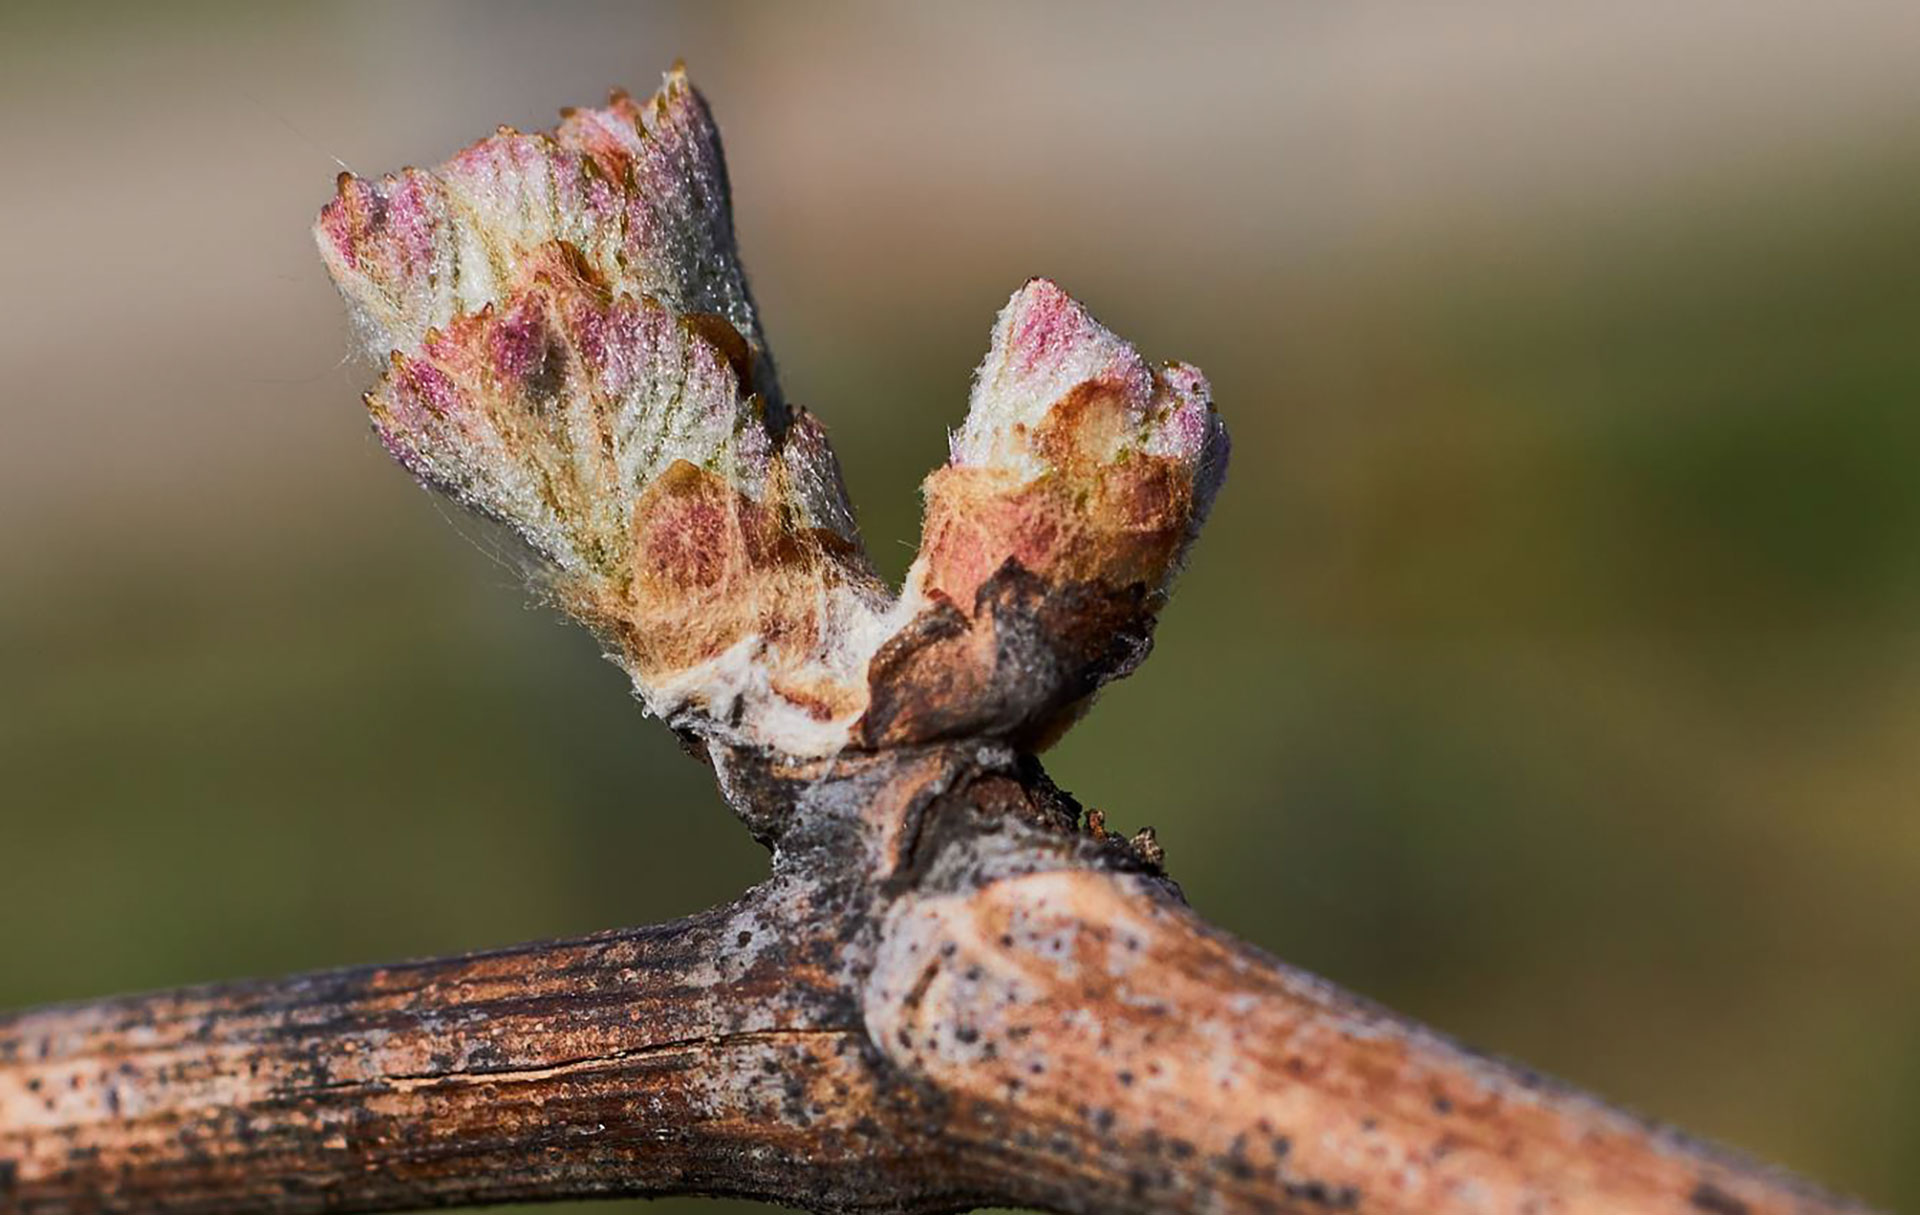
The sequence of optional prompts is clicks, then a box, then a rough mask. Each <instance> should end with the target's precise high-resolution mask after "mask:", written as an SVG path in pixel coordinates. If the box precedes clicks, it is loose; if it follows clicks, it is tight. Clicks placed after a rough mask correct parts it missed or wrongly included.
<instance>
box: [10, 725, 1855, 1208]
mask: <svg viewBox="0 0 1920 1215" xmlns="http://www.w3.org/2000/svg"><path fill="white" fill-rule="evenodd" d="M720 763H721V767H722V769H723V774H724V775H725V777H726V780H725V785H726V787H727V788H728V789H729V791H730V793H731V794H732V796H733V797H734V799H735V801H736V805H738V806H739V807H740V808H741V810H742V812H743V817H745V818H747V820H748V821H749V823H750V824H752V823H757V824H758V825H759V826H758V828H757V829H758V830H759V831H761V832H762V834H763V835H765V837H766V838H767V840H768V842H769V843H770V844H772V845H773V847H774V855H775V863H774V872H773V875H772V877H771V878H770V879H769V880H768V881H767V882H765V883H763V884H762V885H760V886H758V887H756V888H755V889H753V890H751V891H749V892H748V893H747V894H746V895H745V896H743V897H742V898H741V899H740V900H739V901H737V902H735V903H733V904H730V905H728V906H725V907H721V908H716V909H714V910H711V911H707V912H704V913H702V914H700V915H696V916H692V917H689V918H687V919H684V920H680V921H677V922H675V923H671V924H665V925H660V926H657V927H651V928H641V929H630V930H622V931H616V932H607V933H601V934H598V935H595V936H591V937H587V938H583V939H580V940H576V941H564V942H558V943H550V944H542V945H530V946H522V947H519V948H513V949H504V950H497V951H491V952H486V953H479V954H474V955H471V956H468V957H462V958H452V959H439V960H431V961H424V962H410V963H405V964H401V965H394V966H383V967H373V968H364V969H357V970H346V971H337V972H332V973H327V974H320V975H313V976H306V977H300V978H293V979H287V980H283V981H279V982H269V983H250V984H239V985H232V986H222V987H208V988H198V989H189V990H185V991H180V992H172V993H164V994H159V995H148V996H135V997H129V998H121V999H114V1000H105V1001H99V1002H95V1003H87V1004H79V1005H70V1006H64V1007H56V1008H49V1009H45V1010H41V1011H36V1012H27V1013H20V1014H15V1015H13V1016H11V1017H8V1018H5V1019H0V1211H5V1212H8V1213H9V1215H13V1213H15V1212H17V1213H19V1215H29V1213H31V1215H55V1213H66V1212H74V1213H78V1212H115V1211H124V1212H161V1211H164V1212H182V1213H186V1212H191V1213H196V1215H211V1213H213V1212H227V1211H278V1212H305V1211H322V1210H361V1211H377V1210H398V1209H407V1208H419V1207H429V1206H451V1205H472V1204H479V1203H491V1202H503V1201H515V1200H528V1199H553V1198H563V1197H585V1196H598V1195H662V1194H722V1195H736V1196H745V1197H752V1198H760V1199H767V1200H771V1201H775V1202H781V1203H786V1204H790V1205H800V1206H806V1207H810V1208H813V1209H818V1210H833V1211H858V1210H910V1211H953V1210H962V1209H966V1208H968V1207H971V1206H974V1205H980V1204H987V1203H994V1204H1025V1205H1032V1206H1039V1207H1044V1208H1048V1209H1053V1210H1060V1211H1154V1210H1196V1211H1198V1210H1206V1211H1233V1212H1240V1211H1245V1212H1254V1211H1298V1212H1318V1211H1339V1210H1352V1211H1378V1212H1414V1211H1424V1212H1438V1213H1448V1212H1466V1211H1513V1212H1522V1211H1537V1212H1564V1213H1583V1212H1591V1213H1599V1212H1626V1211H1636V1212H1673V1213H1675V1215H1681V1213H1688V1212H1690V1213H1692V1215H1702V1213H1705V1215H1732V1213H1735V1212H1746V1213H1748V1215H1768V1213H1773V1212H1803V1213H1811V1212H1837V1211H1843V1210H1854V1209H1858V1208H1855V1207H1852V1206H1850V1205H1849V1204H1848V1203H1846V1202H1845V1201H1843V1200H1840V1199H1837V1198H1833V1197H1831V1196H1827V1195H1823V1194H1821V1193H1819V1192H1818V1191H1816V1190H1813V1189H1811V1188H1809V1187H1807V1186H1805V1185H1804V1184H1802V1183H1799V1182H1797V1181H1794V1180H1792V1179H1790V1178H1787V1177H1785V1176H1784V1175H1781V1174H1778V1173H1775V1172H1772V1171H1769V1170H1766V1169H1764V1168H1762V1167H1759V1166H1757V1165H1754V1164H1752V1163H1749V1162H1745V1161H1742V1160H1739V1159H1737V1158H1735V1157H1732V1156H1729V1155H1726V1154H1724V1153H1722V1152H1719V1151H1718V1150H1715V1149H1712V1148H1708V1147H1705V1146H1702V1145H1699V1144H1696V1143H1693V1142H1691V1141H1689V1140H1687V1139H1685V1138H1683V1137H1681V1136H1680V1135H1678V1134H1676V1133H1674V1132H1672V1131H1668V1130H1665V1129H1662V1128H1659V1127H1655V1126H1652V1125H1650V1124H1647V1123H1644V1122H1642V1121H1640V1120H1638V1119H1636V1118H1633V1117H1631V1116H1629V1115H1626V1114H1623V1113H1620V1112H1618V1111H1615V1110H1612V1109H1609V1108H1608V1107H1606V1106H1604V1105H1602V1104H1601V1103H1599V1102H1597V1101H1595V1100H1593V1099H1591V1098H1588V1097H1586V1096H1583V1095H1581V1094H1579V1093H1576V1092H1573V1091H1570V1090H1568V1089H1565V1088H1563V1087H1561V1086H1559V1085H1557V1084H1555V1083H1552V1082H1549V1081H1546V1080H1544V1079H1542V1078H1540V1077H1538V1076H1535V1075H1533V1074H1531V1073H1529V1072H1526V1071H1525V1070H1523V1069H1519V1068H1515V1067H1512V1066H1509V1065H1506V1064H1503V1063H1499V1062H1495V1061H1492V1060H1488V1059H1486V1058H1483V1057H1481V1056H1478V1055H1475V1054H1473V1053H1471V1052H1469V1051H1466V1050H1464V1049H1462V1048H1460V1047H1458V1046H1456V1045H1454V1044H1452V1043H1451V1042H1449V1041H1447V1040H1446V1039H1444V1038H1442V1037H1440V1036H1438V1035H1436V1034H1434V1033H1432V1032H1430V1031H1428V1030H1425V1029H1422V1028H1421V1027H1419V1026H1416V1025H1413V1024H1410V1023H1408V1022H1406V1021H1404V1020H1402V1019H1399V1018H1397V1017H1395V1016H1393V1015H1392V1014H1389V1013H1387V1012H1384V1011H1382V1010H1380V1009H1377V1008H1374V1007H1372V1006H1370V1005H1368V1004H1366V1003H1365V1002H1364V1001H1362V1000H1359V999H1357V998H1355V997H1352V996H1349V995H1346V994H1344V993H1342V992H1340V991H1338V990H1336V989H1334V988H1333V987H1331V986H1330V985H1328V984H1326V983H1324V982H1322V981H1320V980H1317V979H1314V978H1313V977H1311V976H1308V975H1305V974H1302V973H1300V972H1298V971H1295V970H1292V969H1290V968H1288V967H1286V966H1285V965H1283V964H1281V963H1279V962H1277V961H1275V960H1274V959H1272V958H1269V957H1267V956H1266V955H1264V954H1262V953H1260V952H1259V951H1258V950H1255V949H1253V948H1251V947H1250V946H1247V945H1245V944H1243V943H1240V942H1238V941H1235V940H1233V939H1232V938H1230V937H1228V936H1226V935H1225V934H1223V933H1220V932H1219V931H1217V930H1215V929H1212V928H1210V927H1208V926H1207V925H1205V924H1204V923H1203V922H1201V921H1200V920H1199V919H1198V918H1197V917H1195V916H1194V915H1193V914H1192V913H1191V912H1190V911H1189V910H1188V909H1187V908H1186V907H1185V905H1184V903H1183V902H1182V900H1181V898H1180V896H1179V893H1178V890H1177V889H1176V888H1175V887H1174V886H1173V885H1172V884H1171V883H1170V882H1169V881H1168V880H1167V879H1166V878H1165V877H1164V876H1163V875H1162V874H1160V873H1159V872H1158V870H1157V869H1156V868H1155V867H1154V866H1153V865H1151V864H1149V863H1148V862H1146V861H1144V860H1143V859H1141V858H1140V857H1138V856H1136V855H1135V854H1134V853H1133V851H1132V850H1131V849H1130V848H1129V847H1128V846H1127V845H1125V844H1124V843H1123V842H1121V841H1120V840H1119V839H1118V838H1117V837H1107V838H1104V839H1096V838H1094V837H1093V836H1092V835H1089V834H1086V833H1085V832H1083V831H1082V830H1081V829H1080V828H1079V827H1078V820H1079V815H1078V808H1077V807H1076V806H1074V805H1073V804H1072V802H1071V801H1070V799H1068V798H1066V797H1065V796H1064V795H1062V794H1061V793H1059V791H1058V790H1056V789H1054V787H1053V786H1052V785H1051V784H1050V783H1049V782H1048V781H1047V780H1046V778H1045V776H1044V775H1043V774H1042V773H1041V771H1040V769H1039V767H1038V765H1037V764H1036V763H1034V762H1033V761H1032V760H1031V759H1030V758H1027V757H1023V756H1020V755H1019V754H1017V753H1015V752H1013V751H1010V750H1005V749H1001V748H997V747H991V746H982V745H979V744H967V745H952V746H935V747H927V748H918V749H913V750H909V751H902V752H889V753H882V754H877V755H872V756H864V757H858V758H851V759H849V758H843V759H841V760H839V761H834V762H832V763H830V764H826V765H800V766H797V767H782V766H781V765H778V764H772V763H767V762H765V761H760V760H755V759H752V758H751V757H741V756H723V757H721V759H720ZM796 798H798V799H801V800H803V801H804V803H805V805H806V808H807V810H808V813H807V814H806V815H804V816H791V815H789V816H786V817H785V819H784V821H785V822H787V823H789V824H790V826H789V827H788V828H787V829H786V830H784V831H782V830H780V829H778V827H777V826H774V827H773V828H772V829H771V830H770V829H769V825H770V824H777V823H779V822H781V821H783V820H782V818H781V816H780V815H779V814H777V813H776V812H777V811H778V810H779V809H780V808H782V807H783V806H789V805H791V804H792V803H793V800H794V799H796ZM850 861H852V863H849V862H850Z"/></svg>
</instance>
